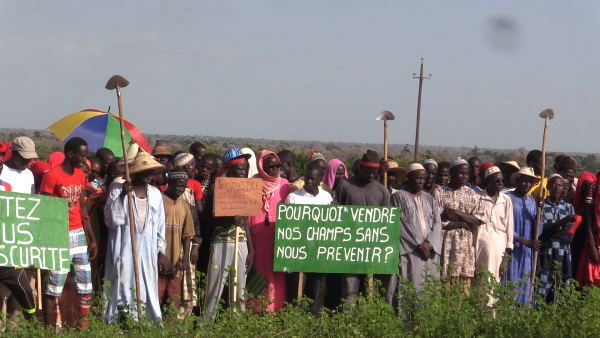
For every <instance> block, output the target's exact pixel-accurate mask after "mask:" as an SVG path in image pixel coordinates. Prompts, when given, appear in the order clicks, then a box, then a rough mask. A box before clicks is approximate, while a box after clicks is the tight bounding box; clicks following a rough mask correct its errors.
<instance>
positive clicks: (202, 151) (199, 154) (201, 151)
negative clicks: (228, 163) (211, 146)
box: [192, 148, 206, 163]
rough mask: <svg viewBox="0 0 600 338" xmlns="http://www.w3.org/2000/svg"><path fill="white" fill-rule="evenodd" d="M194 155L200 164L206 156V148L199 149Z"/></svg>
mask: <svg viewBox="0 0 600 338" xmlns="http://www.w3.org/2000/svg"><path fill="white" fill-rule="evenodd" d="M192 155H194V158H195V159H196V163H200V161H202V157H203V156H204V155H206V148H197V149H195V150H194V151H193V152H192Z"/></svg>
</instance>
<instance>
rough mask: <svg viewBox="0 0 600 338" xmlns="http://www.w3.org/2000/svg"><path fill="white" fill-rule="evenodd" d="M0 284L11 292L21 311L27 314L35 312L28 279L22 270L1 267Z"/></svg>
mask: <svg viewBox="0 0 600 338" xmlns="http://www.w3.org/2000/svg"><path fill="white" fill-rule="evenodd" d="M0 282H2V283H3V284H4V286H6V288H7V289H8V290H10V292H12V294H13V296H14V297H15V299H16V300H17V301H18V302H19V304H20V305H21V307H22V308H23V311H25V312H27V313H34V312H35V301H34V299H33V290H32V289H31V286H30V285H29V279H28V278H27V274H26V273H25V270H24V269H17V268H9V267H1V268H0Z"/></svg>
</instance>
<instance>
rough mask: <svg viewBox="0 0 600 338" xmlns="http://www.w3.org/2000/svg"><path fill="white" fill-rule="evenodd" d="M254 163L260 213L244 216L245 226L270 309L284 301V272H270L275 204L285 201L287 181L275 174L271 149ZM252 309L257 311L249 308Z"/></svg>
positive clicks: (276, 167)
mask: <svg viewBox="0 0 600 338" xmlns="http://www.w3.org/2000/svg"><path fill="white" fill-rule="evenodd" d="M257 164H258V165H257V169H258V174H256V175H254V178H260V179H262V180H263V194H262V201H263V202H262V213H261V215H260V216H250V217H248V225H249V228H250V234H251V237H252V245H253V246H254V268H255V269H256V271H258V273H259V274H260V275H261V276H262V278H264V279H265V280H266V281H267V283H268V284H269V285H268V286H267V290H266V291H265V293H264V295H265V296H266V299H268V300H270V301H271V302H272V304H270V305H269V306H268V307H267V311H271V312H273V311H274V310H275V307H277V309H281V308H282V307H283V306H284V301H285V274H284V273H283V272H273V249H274V247H275V220H276V219H277V203H284V202H285V199H286V198H287V195H288V194H289V193H290V184H289V182H288V181H287V180H286V179H285V178H281V177H280V176H279V171H280V169H281V162H280V161H279V157H277V155H275V153H274V152H272V151H270V150H262V151H259V152H258V154H257ZM275 299H277V301H276V302H275ZM253 302H254V303H255V309H256V307H257V305H258V304H257V301H256V300H253ZM253 312H255V313H256V312H258V311H257V310H253Z"/></svg>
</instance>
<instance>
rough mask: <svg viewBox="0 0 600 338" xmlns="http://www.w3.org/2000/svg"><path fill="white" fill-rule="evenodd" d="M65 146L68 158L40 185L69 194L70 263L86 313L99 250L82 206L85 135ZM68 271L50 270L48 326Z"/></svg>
mask: <svg viewBox="0 0 600 338" xmlns="http://www.w3.org/2000/svg"><path fill="white" fill-rule="evenodd" d="M64 150H65V160H64V161H63V162H62V163H61V164H60V165H58V166H56V167H54V168H52V169H50V171H49V172H48V173H46V175H44V178H43V179H42V185H41V188H40V189H41V191H42V195H48V196H54V197H61V198H66V199H67V201H68V206H69V241H70V243H71V251H70V254H71V257H70V263H71V264H70V265H71V269H72V270H73V271H75V276H74V281H75V285H76V286H77V293H78V294H79V314H80V315H83V316H85V315H87V314H88V313H89V310H90V299H91V296H92V271H91V267H90V262H89V261H90V260H93V259H95V258H96V255H97V254H98V248H97V246H96V239H95V238H94V232H93V231H92V226H91V224H90V217H89V216H88V214H87V210H86V208H85V207H83V208H82V207H81V206H82V205H85V196H84V194H82V192H83V189H84V187H85V186H86V180H85V175H84V173H83V171H82V170H81V169H79V168H78V167H79V166H81V165H82V164H83V163H85V160H86V158H87V154H88V145H87V142H86V141H85V140H84V139H82V138H80V137H73V138H72V139H70V140H69V141H67V143H65V148H64ZM88 241H89V247H88ZM88 251H89V254H88ZM88 258H89V259H88ZM68 273H69V271H68V270H67V271H65V270H50V274H49V278H48V280H47V281H46V283H45V284H46V285H45V286H46V287H45V290H46V292H45V294H44V301H43V305H44V306H43V309H44V322H45V324H46V325H47V326H48V325H50V326H56V306H55V304H56V297H60V296H61V295H62V292H63V286H64V285H65V281H66V280H67V274H68ZM82 323H85V322H82ZM84 325H85V324H84Z"/></svg>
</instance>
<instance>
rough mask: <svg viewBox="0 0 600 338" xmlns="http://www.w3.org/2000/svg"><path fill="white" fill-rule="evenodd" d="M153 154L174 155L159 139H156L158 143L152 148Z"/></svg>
mask: <svg viewBox="0 0 600 338" xmlns="http://www.w3.org/2000/svg"><path fill="white" fill-rule="evenodd" d="M152 156H173V154H172V153H171V152H170V151H169V149H167V147H165V146H163V145H162V144H161V143H160V141H159V140H156V145H155V146H154V149H152Z"/></svg>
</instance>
